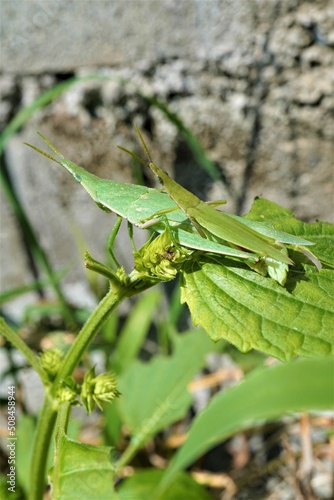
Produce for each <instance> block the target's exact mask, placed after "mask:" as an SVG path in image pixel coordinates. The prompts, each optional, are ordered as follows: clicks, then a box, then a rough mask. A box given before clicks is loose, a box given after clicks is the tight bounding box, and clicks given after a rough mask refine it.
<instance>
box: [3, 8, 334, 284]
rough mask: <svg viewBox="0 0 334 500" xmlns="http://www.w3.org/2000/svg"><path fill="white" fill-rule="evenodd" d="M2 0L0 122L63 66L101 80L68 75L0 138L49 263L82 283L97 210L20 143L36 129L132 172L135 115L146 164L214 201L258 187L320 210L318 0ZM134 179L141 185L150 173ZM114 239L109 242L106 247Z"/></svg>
mask: <svg viewBox="0 0 334 500" xmlns="http://www.w3.org/2000/svg"><path fill="white" fill-rule="evenodd" d="M2 4H3V5H2V10H3V13H2V19H3V27H2V35H1V36H2V38H3V41H2V45H3V57H2V62H1V64H2V71H3V75H2V77H1V100H0V118H1V124H2V125H4V124H6V123H7V122H8V120H10V119H11V118H12V117H13V116H14V115H15V113H16V112H17V111H18V110H19V109H20V108H21V107H22V106H23V105H28V104H29V103H31V102H32V100H33V99H34V98H35V97H36V96H38V95H39V94H40V93H41V92H42V91H43V90H45V89H47V88H50V87H52V86H53V85H54V84H55V83H57V82H58V81H59V79H60V77H61V74H62V73H64V72H66V74H65V75H64V74H63V76H62V78H65V77H67V76H70V75H84V74H87V73H89V72H90V71H91V70H95V69H96V68H98V69H100V70H101V71H103V72H104V73H105V74H106V75H108V76H109V77H110V79H106V80H103V81H102V80H94V81H89V82H85V83H80V84H77V85H75V86H74V87H72V88H71V89H70V90H68V91H67V92H66V93H65V94H63V95H62V96H61V97H59V98H58V99H57V100H56V101H55V102H54V103H53V104H51V105H49V106H48V107H47V108H45V109H44V110H43V111H39V112H38V113H37V114H35V116H34V118H33V119H32V120H30V121H29V123H28V124H27V126H26V127H25V129H24V131H23V132H22V133H21V135H20V136H17V137H14V138H13V139H12V140H11V141H10V142H9V143H8V151H7V158H8V164H9V167H10V170H11V174H12V177H13V179H14V182H15V185H16V186H17V189H18V191H19V193H20V196H21V198H22V202H23V203H24V206H25V208H26V210H27V213H28V215H29V217H30V218H31V220H32V222H33V224H34V227H35V228H36V231H37V233H38V234H39V235H40V238H41V241H42V244H43V246H44V248H45V249H46V251H47V252H48V253H49V255H50V258H51V260H52V262H53V263H54V265H55V266H56V267H57V268H59V267H62V266H64V265H68V264H69V263H72V262H73V263H74V267H73V268H72V271H71V273H70V275H69V278H68V279H69V281H70V282H72V283H78V282H79V281H82V280H83V279H84V269H83V265H82V258H81V256H80V255H79V254H80V252H79V251H78V241H80V238H81V235H83V237H84V239H85V241H86V242H87V244H85V245H84V246H85V247H88V249H89V250H90V251H91V252H92V253H93V255H94V256H95V257H96V258H101V259H103V245H104V242H105V239H106V236H107V233H108V230H109V229H110V227H111V225H112V223H111V217H110V215H107V214H105V213H103V212H101V211H99V210H98V209H97V207H96V206H95V205H94V204H93V202H92V201H91V200H90V199H89V197H88V195H87V194H86V193H85V191H83V190H82V188H81V187H80V186H79V185H77V184H76V183H75V182H74V180H73V178H72V177H71V176H69V175H68V174H67V173H66V172H65V171H63V170H62V169H60V167H57V166H56V165H52V164H50V161H47V160H46V159H43V158H42V157H39V156H38V155H36V153H35V152H33V151H30V150H28V149H27V148H26V147H24V146H22V141H23V140H26V141H28V142H31V143H33V144H36V145H38V146H41V142H40V141H39V139H38V138H37V136H36V135H35V131H36V130H40V131H41V132H42V133H43V134H44V135H46V136H47V137H48V138H50V140H51V141H52V142H53V143H54V144H55V145H56V146H57V148H58V149H59V150H60V151H61V152H62V153H63V154H64V156H66V157H68V158H69V159H71V160H72V161H74V162H76V163H78V164H79V165H81V166H83V167H85V168H87V169H89V170H91V171H93V172H94V173H96V174H97V175H100V176H101V177H106V178H111V179H115V180H121V181H124V182H133V181H135V178H134V176H133V174H132V170H131V166H130V163H131V162H130V161H129V158H127V156H126V155H125V154H123V153H122V152H121V151H119V150H117V149H116V145H117V144H120V145H123V146H124V147H127V148H128V149H136V151H137V152H138V153H139V152H140V150H139V149H138V145H136V143H135V134H134V132H133V123H134V122H137V123H138V124H139V125H140V126H141V127H142V128H143V129H144V132H145V133H146V137H147V139H148V140H149V142H150V148H151V152H152V156H153V158H154V160H155V162H156V163H158V164H159V165H161V166H163V167H164V168H165V169H166V170H168V171H170V172H171V173H172V174H173V176H174V177H175V178H176V180H177V181H178V182H180V183H182V184H184V185H185V186H186V187H188V188H190V189H192V190H193V191H194V192H196V194H198V195H200V196H201V197H202V198H216V199H221V198H226V199H227V200H228V205H227V210H230V211H233V212H235V211H239V212H245V211H247V210H248V209H249V208H250V206H251V203H252V200H253V198H254V196H257V195H261V196H265V197H267V198H269V199H271V200H273V201H276V202H278V203H280V204H282V205H284V206H286V207H288V208H291V209H293V210H294V211H295V213H296V215H297V217H300V218H302V219H304V220H309V221H313V220H315V219H317V218H318V219H322V220H329V221H332V220H333V196H332V192H333V78H334V75H333V73H334V72H333V47H334V35H333V32H331V27H332V25H333V15H334V14H333V8H332V3H331V2H330V1H327V0H323V1H315V2H314V1H313V2H308V1H302V0H282V1H270V2H268V1H265V0H258V1H254V2H243V1H241V0H236V1H228V0H220V1H219V0H210V1H207V2H202V1H182V0H181V1H177V2H176V1H172V0H170V1H156V2H137V1H131V0H130V1H129V0H128V1H127V2H118V1H116V2H105V1H100V2H75V1H67V2H63V1H62V0H55V1H53V2H51V1H50V2H43V3H42V2H38V1H34V2H32V1H25V2H16V1H15V0H14V1H12V2H8V1H3V2H2ZM153 5H154V8H152V6H153ZM43 23H44V24H43ZM120 77H121V78H124V79H127V80H129V81H130V82H131V85H127V86H123V85H121V84H120V83H119V81H118V78H120ZM138 89H139V90H140V91H141V92H142V93H145V94H146V95H151V96H152V95H153V96H156V97H158V98H159V99H161V100H162V101H163V102H165V103H166V104H168V106H169V107H170V109H171V110H173V111H175V112H177V113H178V115H179V116H180V117H181V118H182V120H183V121H184V123H185V124H186V125H187V126H188V127H189V128H190V129H191V130H192V131H193V133H194V134H195V135H196V136H197V137H198V138H199V141H200V143H201V145H202V146H203V148H204V150H205V151H206V152H207V154H208V156H209V157H210V158H211V159H212V160H213V161H214V162H215V163H216V164H217V166H218V168H219V170H220V172H221V174H222V179H223V181H221V182H218V183H215V184H213V183H212V181H211V180H210V178H209V177H208V175H207V174H206V173H203V171H202V170H201V169H200V168H199V167H198V165H197V164H196V161H195V160H194V158H193V157H192V155H191V154H190V152H189V150H188V148H187V147H186V146H185V144H184V142H183V141H182V138H180V135H179V133H178V132H177V130H176V129H175V127H174V126H173V125H172V124H171V123H170V122H168V121H167V120H166V117H164V116H163V115H162V113H161V111H159V110H158V109H156V108H154V107H150V106H149V105H148V104H147V102H145V101H144V100H142V99H141V98H140V97H139V96H138V93H137V90H138ZM144 176H145V181H146V182H147V183H151V184H152V185H153V183H154V179H153V178H152V177H151V175H150V172H147V171H146V172H145V173H144ZM3 203H5V202H3ZM3 213H5V214H7V213H8V214H9V209H8V208H4V209H3ZM2 217H3V226H4V233H3V234H4V235H6V236H5V237H3V238H2V243H1V244H2V252H1V264H2V266H1V267H2V276H1V286H2V287H3V288H5V289H8V288H10V287H11V286H12V285H13V283H15V284H17V283H19V282H20V279H22V282H28V281H29V279H30V275H29V272H28V266H27V262H26V257H25V253H24V250H22V248H21V247H20V243H19V236H20V235H19V233H18V231H17V230H16V229H15V226H14V224H13V226H12V227H7V225H8V224H12V221H13V218H12V216H9V215H5V216H4V215H3V216H2ZM78 235H80V236H78ZM124 238H126V236H124ZM126 245H127V242H126V241H125V240H121V243H120V247H119V248H120V249H123V248H125V247H126ZM14 247H15V250H13V248H14ZM14 254H15V262H16V263H15V265H13V263H12V256H13V255H14ZM19 255H21V257H19ZM130 260H131V256H130V257H129V256H128V257H127V262H128V264H127V265H128V266H130V262H129V261H130ZM23 269H26V273H25V272H23Z"/></svg>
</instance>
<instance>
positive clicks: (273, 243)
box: [120, 126, 312, 265]
mask: <svg viewBox="0 0 334 500" xmlns="http://www.w3.org/2000/svg"><path fill="white" fill-rule="evenodd" d="M136 131H137V134H138V136H139V139H140V141H141V143H142V146H143V148H144V150H145V153H146V155H147V158H148V166H149V168H150V169H151V170H152V172H153V173H154V174H155V175H156V177H157V178H158V180H159V182H160V183H161V184H162V186H163V187H164V189H165V190H166V191H167V193H168V195H169V196H170V198H171V199H172V200H173V201H174V202H175V203H176V205H177V206H178V207H179V208H180V210H182V211H183V212H184V214H185V215H186V216H187V218H188V219H189V220H190V221H191V223H192V224H193V226H194V227H195V228H196V230H197V232H198V234H199V235H200V236H201V237H202V238H203V239H205V238H206V239H207V240H209V241H210V240H211V239H212V237H216V238H218V241H221V240H222V241H226V242H228V243H230V244H231V245H232V247H234V248H237V249H240V250H243V251H249V252H251V253H253V254H255V255H257V256H258V257H259V258H262V259H264V260H266V259H269V262H270V263H271V261H272V260H273V261H276V262H279V263H282V264H285V265H292V264H293V261H292V260H291V259H290V258H289V257H288V256H287V255H286V253H284V250H285V247H284V246H283V245H281V244H280V243H279V242H278V241H277V240H275V239H273V238H271V237H269V236H265V235H263V234H261V233H259V232H258V231H255V230H254V229H252V228H251V227H250V224H247V225H246V224H244V223H243V222H240V220H238V219H236V218H234V217H231V216H230V215H228V214H226V213H224V212H220V211H217V210H216V209H214V208H213V207H212V206H210V205H208V204H207V203H205V202H204V201H202V200H200V199H199V198H198V197H197V196H195V195H194V194H193V193H191V192H190V191H188V190H187V189H185V188H184V187H182V186H180V184H178V183H177V182H176V181H174V180H173V179H172V178H171V177H170V176H169V175H168V173H167V172H165V171H164V170H162V169H161V168H159V167H158V166H157V165H156V164H155V163H153V162H152V159H151V157H150V153H149V151H148V148H147V146H146V143H145V141H144V139H143V136H142V134H141V132H140V130H139V128H138V126H136ZM120 149H122V150H124V151H125V152H127V153H129V154H130V155H131V156H133V157H134V158H136V159H137V160H138V161H140V162H141V163H145V162H144V161H143V160H142V159H141V158H139V157H138V156H137V155H134V154H133V153H131V152H130V151H128V150H126V149H124V148H122V147H121V148H120ZM164 212H165V211H159V212H157V213H156V214H155V216H157V215H159V214H160V215H161V214H162V213H164ZM308 244H312V243H310V242H308Z"/></svg>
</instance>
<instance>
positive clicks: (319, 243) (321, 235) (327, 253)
mask: <svg viewBox="0 0 334 500" xmlns="http://www.w3.org/2000/svg"><path fill="white" fill-rule="evenodd" d="M245 218H247V219H249V220H252V221H261V222H265V223H266V224H268V225H269V226H270V227H271V228H273V229H276V230H278V231H284V232H285V233H289V234H292V235H294V236H297V237H299V238H306V239H307V240H309V241H313V242H314V243H316V246H313V247H312V248H311V249H310V250H311V251H312V253H314V254H315V256H316V257H318V259H319V260H321V261H322V262H323V263H325V264H327V265H329V266H331V267H334V226H333V224H330V223H329V222H316V223H313V224H308V223H306V222H302V221H300V220H298V219H295V218H294V216H293V212H291V210H288V209H287V208H283V207H281V206H279V205H277V204H276V203H274V202H272V201H269V200H265V199H263V198H257V199H256V200H255V201H254V203H253V206H252V208H251V210H250V212H249V213H248V214H247V215H246V216H245Z"/></svg>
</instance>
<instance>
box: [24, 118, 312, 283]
mask: <svg viewBox="0 0 334 500" xmlns="http://www.w3.org/2000/svg"><path fill="white" fill-rule="evenodd" d="M137 132H138V135H139V138H140V140H141V142H142V144H143V147H144V149H145V152H146V154H147V156H148V159H149V167H150V168H151V169H152V170H153V172H154V173H155V174H156V175H157V176H158V177H159V179H161V181H162V183H163V184H164V187H165V189H166V191H167V192H168V194H166V193H162V192H160V191H158V190H156V189H152V188H147V187H145V186H138V185H133V184H126V183H121V182H115V181H110V180H106V179H100V178H99V177H97V176H95V175H94V174H91V173H90V172H88V171H87V170H85V169H83V168H81V167H79V166H78V165H76V164H74V163H72V162H71V161H69V160H67V159H66V158H64V156H63V155H62V154H61V153H60V152H59V151H57V149H56V148H55V147H54V146H53V145H52V144H51V143H50V142H49V141H48V140H47V139H46V138H45V137H44V136H43V135H42V134H39V135H40V136H41V138H42V139H43V140H44V142H45V143H46V144H47V145H48V146H49V147H50V148H51V149H52V150H53V151H54V152H55V154H56V156H57V157H58V158H55V157H53V156H51V155H50V154H48V153H46V152H44V151H42V150H40V149H39V148H37V147H35V146H32V145H30V144H27V145H28V146H30V147H31V148H32V149H34V150H36V151H37V152H38V153H41V154H42V155H44V156H46V157H47V158H49V159H51V160H53V161H55V162H56V163H58V164H60V165H61V166H63V167H64V168H66V169H67V170H68V171H69V172H70V173H71V174H72V175H73V176H74V178H75V179H76V180H77V181H78V182H80V183H81V184H82V185H83V187H84V188H85V189H86V191H87V192H88V193H89V195H90V196H91V197H92V199H93V200H94V201H95V202H96V203H97V205H98V206H99V207H100V208H102V209H104V210H106V211H112V212H114V213H116V214H117V215H119V216H120V217H122V218H126V219H127V220H128V222H129V223H131V224H133V225H135V226H137V227H140V228H145V227H147V226H148V225H151V226H152V228H153V229H154V230H156V231H157V232H159V233H161V232H163V231H164V230H165V226H166V222H165V221H166V220H167V223H168V224H169V225H170V226H171V227H172V228H173V234H174V237H175V241H177V242H178V243H179V244H180V245H182V246H184V247H187V248H191V249H195V250H201V251H205V252H211V253H216V254H222V255H229V256H231V257H232V258H236V259H244V260H246V261H247V263H248V264H249V265H250V266H251V267H252V266H253V267H255V269H256V270H259V269H258V268H257V266H258V265H259V260H260V259H267V262H268V264H269V266H274V267H275V265H276V266H277V265H279V264H281V265H283V266H287V265H288V264H292V263H293V262H292V261H291V260H290V259H289V258H288V257H287V255H284V254H283V253H282V252H283V251H284V250H285V247H284V246H283V245H280V244H279V243H278V242H281V243H287V244H292V245H299V246H302V245H303V246H306V245H313V243H311V242H309V241H307V240H304V239H302V238H298V237H296V236H293V235H290V234H287V233H284V232H281V231H275V230H274V229H272V228H269V227H268V226H266V225H265V224H263V223H255V222H253V221H249V220H246V219H243V218H241V217H237V216H231V215H228V214H225V213H223V212H219V211H217V210H215V209H213V208H212V207H211V206H209V205H208V204H206V203H205V202H203V201H201V200H200V199H199V198H197V197H196V196H195V195H193V194H192V193H190V192H189V191H187V190H186V189H184V188H183V187H182V186H180V185H179V184H178V183H176V182H175V181H173V180H172V179H171V178H170V177H169V176H168V174H166V173H165V172H164V171H163V170H161V169H159V168H158V167H157V166H156V165H155V164H154V163H153V162H152V161H151V159H150V155H149V152H148V149H147V146H146V144H145V142H144V140H143V138H142V135H141V133H140V131H139V129H138V127H137ZM120 149H123V150H124V151H126V152H127V153H129V154H130V155H131V156H133V157H134V158H136V159H137V160H138V161H140V162H141V163H144V164H146V162H145V161H144V160H142V159H141V158H139V157H137V155H135V154H133V153H131V152H130V151H128V150H126V149H124V148H120ZM163 214H164V217H161V216H162V215H163ZM166 214H168V217H166ZM255 226H256V227H255ZM254 227H255V229H254ZM262 231H263V232H265V233H266V235H264V234H262ZM268 234H269V236H268ZM225 242H228V244H230V245H231V246H230V245H229V246H227V245H226V244H224V243H225ZM269 270H270V267H269ZM273 277H274V276H273ZM274 279H277V278H276V277H274ZM278 281H279V280H278Z"/></svg>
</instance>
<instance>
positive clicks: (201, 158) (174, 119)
mask: <svg viewBox="0 0 334 500" xmlns="http://www.w3.org/2000/svg"><path fill="white" fill-rule="evenodd" d="M139 95H140V96H141V97H142V98H143V99H144V100H145V101H147V102H148V103H149V104H151V105H152V106H154V107H156V108H158V109H160V111H162V112H163V113H164V115H165V116H166V117H167V118H168V120H169V121H170V122H171V123H173V124H174V125H175V127H176V128H177V129H178V131H179V132H180V133H181V135H182V136H183V138H184V139H185V141H186V143H187V144H188V146H189V149H190V150H191V151H192V153H193V155H194V157H195V158H196V160H197V162H198V163H199V165H200V166H201V167H202V168H203V169H204V170H206V172H207V173H208V174H209V175H210V177H211V178H212V179H213V180H214V181H215V180H218V179H220V178H221V175H220V172H219V170H218V168H217V167H216V165H215V164H214V163H213V162H212V161H211V160H209V158H208V157H207V155H206V154H205V152H204V150H203V148H202V146H201V145H200V143H199V142H198V140H197V139H196V137H195V136H194V134H193V133H192V132H191V130H190V129H189V128H188V127H186V125H185V124H184V123H183V121H182V120H181V118H180V117H179V116H178V115H177V114H176V113H174V111H172V110H171V109H170V108H169V107H168V106H166V104H164V103H163V102H162V101H160V100H159V99H157V98H156V97H155V96H148V95H144V94H141V93H140V92H139Z"/></svg>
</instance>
